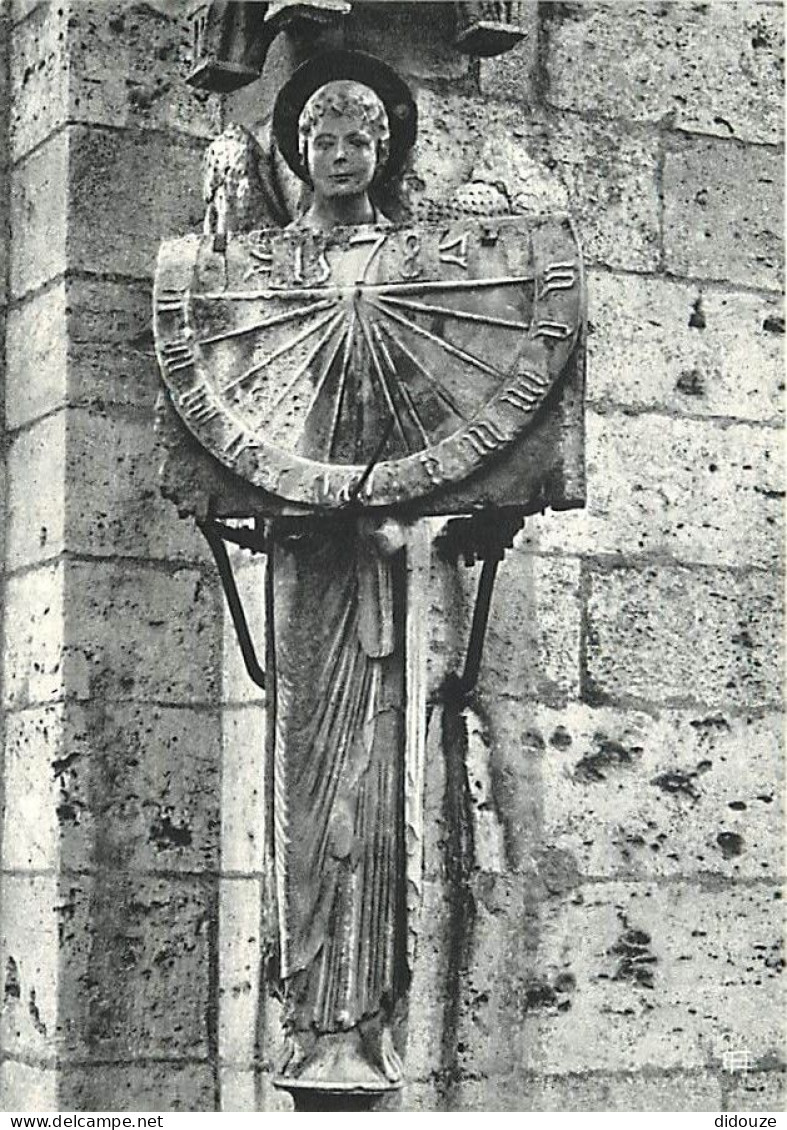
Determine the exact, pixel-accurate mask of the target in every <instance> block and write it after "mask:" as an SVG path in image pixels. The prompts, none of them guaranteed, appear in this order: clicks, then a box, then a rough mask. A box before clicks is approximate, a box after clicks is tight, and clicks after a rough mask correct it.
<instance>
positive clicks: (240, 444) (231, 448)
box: [224, 431, 251, 460]
mask: <svg viewBox="0 0 787 1130" xmlns="http://www.w3.org/2000/svg"><path fill="white" fill-rule="evenodd" d="M247 447H251V438H250V437H249V436H248V435H247V434H246V432H242V431H238V432H236V433H235V435H234V436H232V437H231V438H230V439H229V440H228V441H227V443H225V444H224V454H225V455H226V456H227V458H228V459H232V460H235V459H239V458H240V457H241V455H242V454H243V452H244V451H245V450H246V448H247Z"/></svg>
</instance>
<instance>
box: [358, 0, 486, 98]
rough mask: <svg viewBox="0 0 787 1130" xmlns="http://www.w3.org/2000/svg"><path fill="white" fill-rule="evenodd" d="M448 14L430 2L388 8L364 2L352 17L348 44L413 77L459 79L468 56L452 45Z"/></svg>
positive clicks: (463, 74)
mask: <svg viewBox="0 0 787 1130" xmlns="http://www.w3.org/2000/svg"><path fill="white" fill-rule="evenodd" d="M450 21H451V14H450V13H447V12H446V11H445V10H442V9H440V8H433V7H432V5H430V4H421V5H417V6H416V7H415V8H413V7H409V8H405V7H399V8H393V9H391V10H390V11H385V10H381V9H379V8H377V7H376V6H375V5H373V4H372V5H363V6H361V8H360V9H356V11H354V12H353V14H352V16H351V23H350V27H349V28H348V40H349V41H348V43H347V46H348V47H349V46H352V47H353V48H355V49H357V50H359V51H366V52H368V53H369V54H371V55H376V56H378V57H379V58H381V59H385V61H386V62H387V63H388V65H389V66H391V67H393V68H394V69H395V70H397V71H398V72H399V73H400V74H402V75H406V76H409V77H411V78H415V79H427V80H433V79H435V78H437V79H443V80H445V79H453V80H457V79H462V78H463V77H466V76H467V75H468V72H469V70H470V59H469V58H468V56H466V55H462V54H461V53H460V52H458V51H457V50H456V49H455V47H454V45H453V28H452V27H451V23H450Z"/></svg>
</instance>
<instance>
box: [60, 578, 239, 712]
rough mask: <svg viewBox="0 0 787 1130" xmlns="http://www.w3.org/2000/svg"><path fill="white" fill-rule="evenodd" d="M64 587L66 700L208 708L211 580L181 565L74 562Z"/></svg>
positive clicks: (215, 599)
mask: <svg viewBox="0 0 787 1130" xmlns="http://www.w3.org/2000/svg"><path fill="white" fill-rule="evenodd" d="M67 588H68V606H67V607H68V613H67V615H68V631H67V645H66V651H65V656H64V662H65V663H66V665H67V670H68V677H67V681H66V691H67V693H68V694H69V696H70V697H73V698H76V699H94V698H98V699H99V700H100V699H102V698H110V699H111V698H124V699H131V700H134V701H143V702H157V703H161V704H163V705H186V704H194V703H212V702H213V697H214V695H215V693H216V690H217V684H218V672H217V663H218V655H219V635H218V634H219V631H220V622H219V607H220V606H219V595H220V594H219V593H218V591H217V588H216V584H215V580H214V578H213V577H212V576H211V577H210V579H207V578H206V577H205V575H204V574H203V573H202V572H201V571H200V570H198V569H193V568H188V567H185V566H184V567H182V568H181V567H174V568H172V569H169V570H168V569H165V568H163V567H162V568H156V567H155V566H154V565H139V564H136V563H135V564H131V563H130V562H124V561H122V560H120V561H117V562H101V563H99V562H96V563H89V562H72V563H70V564H69V565H68V566H67Z"/></svg>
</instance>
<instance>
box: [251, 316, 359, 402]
mask: <svg viewBox="0 0 787 1130" xmlns="http://www.w3.org/2000/svg"><path fill="white" fill-rule="evenodd" d="M343 317H344V311H340V312H339V313H338V314H335V315H334V317H333V320H332V321H331V324H330V325H329V326H328V329H327V330H326V331H325V333H324V334H323V335H322V337H321V338H320V340H319V341H318V342H317V344H316V345H315V346H314V348H313V349H312V350H311V352H310V353H308V354H307V355H306V357H305V358H304V360H303V362H302V364H301V365H299V366H298V369H297V370H296V372H295V376H294V377H292V378H291V379H290V380H289V381H288V382H287V384H286V385H285V387H284V388H283V389H282V391H281V392H280V393H279V395H278V396H277V397H276V399H275V401H274V402H273V405H272V406H271V408H270V409H269V410H268V411H267V412H266V413H265V419H266V420H269V419H270V418H271V415H272V414H273V413H274V412H275V411H276V409H277V408H280V407H281V405H282V404H283V403H284V401H285V400H286V399H287V397H288V396H289V395H290V393H291V392H292V390H293V389H294V388H295V386H296V385H297V383H298V381H300V380H301V379H302V378H303V376H304V374H305V373H306V372H307V370H308V368H309V366H310V365H311V363H312V361H314V358H315V357H316V356H317V354H318V353H319V352H320V350H321V349H322V348H323V346H324V345H325V344H326V342H328V341H330V339H331V336H332V335H333V333H334V332H335V331H336V328H337V327H338V325H339V323H340V322H341V320H342V318H343Z"/></svg>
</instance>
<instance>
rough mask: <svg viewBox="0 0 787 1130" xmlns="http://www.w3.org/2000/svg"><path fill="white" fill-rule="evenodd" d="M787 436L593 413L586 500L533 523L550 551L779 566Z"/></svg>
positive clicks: (534, 536)
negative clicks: (583, 504) (578, 506)
mask: <svg viewBox="0 0 787 1130" xmlns="http://www.w3.org/2000/svg"><path fill="white" fill-rule="evenodd" d="M781 451H782V444H781V432H780V431H778V430H777V429H775V428H772V427H765V428H763V427H756V426H751V425H748V424H730V425H726V424H725V425H720V424H716V423H714V422H713V421H706V420H684V419H680V418H667V417H664V416H662V415H660V414H659V415H655V414H653V415H651V414H643V415H639V416H636V417H632V416H629V415H625V414H622V413H619V412H613V411H610V412H605V413H604V415H595V414H594V413H593V412H588V414H587V455H588V471H589V489H588V506H587V509H585V510H576V511H573V512H572V513H568V514H553V513H548V514H546V515H545V516H544V517H543V518H542V517H536V518H534V519H532V520H530V519H529V520H528V522H527V537H528V540H529V541H530V542H531V543H532V544H533V545H536V546H538V547H539V548H540V549H542V550H554V549H559V550H564V551H567V552H569V553H584V554H589V555H596V554H610V555H613V556H618V555H624V556H626V555H633V556H636V555H638V554H652V555H657V556H658V557H661V558H671V559H673V560H676V561H684V562H700V563H704V564H708V565H730V566H749V565H754V566H758V567H760V568H768V569H770V568H774V569H778V568H779V567H780V565H781V564H782V562H783V553H784V532H783V518H784V496H785V482H784V467H783V465H782V458H781Z"/></svg>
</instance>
